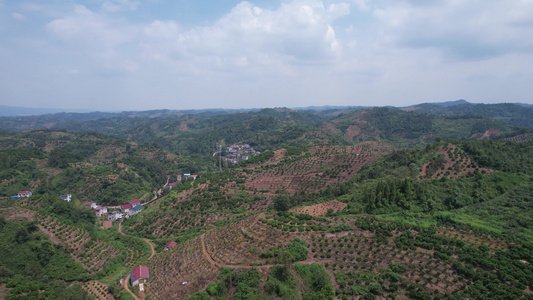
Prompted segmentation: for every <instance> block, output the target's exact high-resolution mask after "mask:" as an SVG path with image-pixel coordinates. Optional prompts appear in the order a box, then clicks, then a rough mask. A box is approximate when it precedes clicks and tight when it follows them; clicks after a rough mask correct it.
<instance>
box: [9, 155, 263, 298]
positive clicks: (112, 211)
mask: <svg viewBox="0 0 533 300" xmlns="http://www.w3.org/2000/svg"><path fill="white" fill-rule="evenodd" d="M234 146H235V145H234ZM234 146H232V147H234ZM243 146H248V145H243ZM247 149H251V148H249V146H248V148H247ZM251 151H254V150H253V149H251ZM175 176H176V181H173V182H170V179H171V178H172V177H173V176H171V175H167V181H166V183H165V184H164V185H163V188H168V189H169V190H172V189H173V188H175V187H176V186H178V185H179V184H181V183H182V181H187V180H196V178H198V175H196V174H190V173H184V174H178V175H175ZM161 194H162V190H161V189H160V190H159V191H157V193H156V196H154V197H153V198H152V199H150V200H148V201H146V202H145V203H144V204H148V203H149V202H151V201H153V200H155V199H157V197H158V196H161ZM31 196H33V193H32V192H31V191H19V192H18V193H17V195H14V196H11V198H30V197H31ZM58 197H59V198H60V199H62V200H64V201H66V202H69V203H70V202H71V201H72V194H64V195H59V196H58ZM84 207H85V209H92V210H93V211H94V212H95V214H96V217H97V218H101V219H104V221H108V222H110V224H111V223H112V222H115V221H118V220H121V219H123V218H131V217H134V216H135V215H137V214H138V213H140V212H142V211H143V209H144V205H143V204H141V200H140V199H133V200H130V201H128V203H126V204H122V205H118V206H103V205H98V204H97V203H96V202H92V201H88V202H85V204H84ZM119 230H120V229H119ZM146 242H147V243H149V244H150V242H148V241H147V240H146ZM176 245H177V243H176V242H175V241H170V242H168V243H167V244H165V246H164V248H163V250H164V251H167V250H169V249H171V248H173V247H174V246H176ZM152 247H153V246H152ZM149 274H150V272H149V270H148V267H146V266H142V265H140V266H137V267H135V268H133V269H132V271H131V273H129V275H128V276H127V277H126V280H125V281H124V280H121V283H122V284H124V288H125V289H126V290H128V291H129V289H128V287H127V283H128V279H129V282H130V283H131V285H132V286H133V287H136V286H138V287H139V291H140V292H143V291H144V283H145V282H146V280H148V278H149V277H150V276H149ZM182 284H187V282H186V281H185V282H183V283H182ZM129 292H130V293H131V291H129ZM132 295H133V294H132ZM134 298H136V297H134Z"/></svg>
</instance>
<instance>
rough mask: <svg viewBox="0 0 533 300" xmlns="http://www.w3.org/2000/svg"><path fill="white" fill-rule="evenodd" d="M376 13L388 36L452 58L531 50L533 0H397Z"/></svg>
mask: <svg viewBox="0 0 533 300" xmlns="http://www.w3.org/2000/svg"><path fill="white" fill-rule="evenodd" d="M374 15H375V16H376V18H377V19H378V20H379V22H380V24H381V26H382V32H383V34H384V35H385V36H386V37H388V38H389V39H390V41H392V42H394V43H396V44H397V45H399V46H403V47H413V48H424V47H433V48H438V49H442V50H443V51H444V52H445V54H447V55H448V56H450V57H452V58H454V59H487V58H491V57H497V56H500V55H505V54H506V53H515V52H524V51H526V52H533V40H532V39H524V37H525V36H533V21H531V16H532V15H533V2H531V1H486V0H472V1H455V0H440V1H415V0H410V1H398V2H396V3H395V4H394V5H386V6H381V7H377V8H376V9H375V11H374Z"/></svg>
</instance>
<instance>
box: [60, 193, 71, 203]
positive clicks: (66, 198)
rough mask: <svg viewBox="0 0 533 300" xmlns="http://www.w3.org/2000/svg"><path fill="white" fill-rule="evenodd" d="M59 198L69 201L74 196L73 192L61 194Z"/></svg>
mask: <svg viewBox="0 0 533 300" xmlns="http://www.w3.org/2000/svg"><path fill="white" fill-rule="evenodd" d="M59 198H61V199H63V200H65V201H67V202H70V201H71V198H72V195H71V194H66V195H60V196H59Z"/></svg>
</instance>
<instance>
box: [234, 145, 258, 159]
mask: <svg viewBox="0 0 533 300" xmlns="http://www.w3.org/2000/svg"><path fill="white" fill-rule="evenodd" d="M226 152H227V153H228V156H230V157H242V156H246V157H248V155H258V154H261V152H259V151H255V150H254V148H252V147H250V145H248V144H244V145H231V146H229V147H228V148H227V149H226Z"/></svg>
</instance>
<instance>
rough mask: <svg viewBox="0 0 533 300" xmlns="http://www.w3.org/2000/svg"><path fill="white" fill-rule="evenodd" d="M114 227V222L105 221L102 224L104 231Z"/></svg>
mask: <svg viewBox="0 0 533 300" xmlns="http://www.w3.org/2000/svg"><path fill="white" fill-rule="evenodd" d="M111 227H113V221H103V224H102V227H100V228H102V229H108V228H111Z"/></svg>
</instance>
